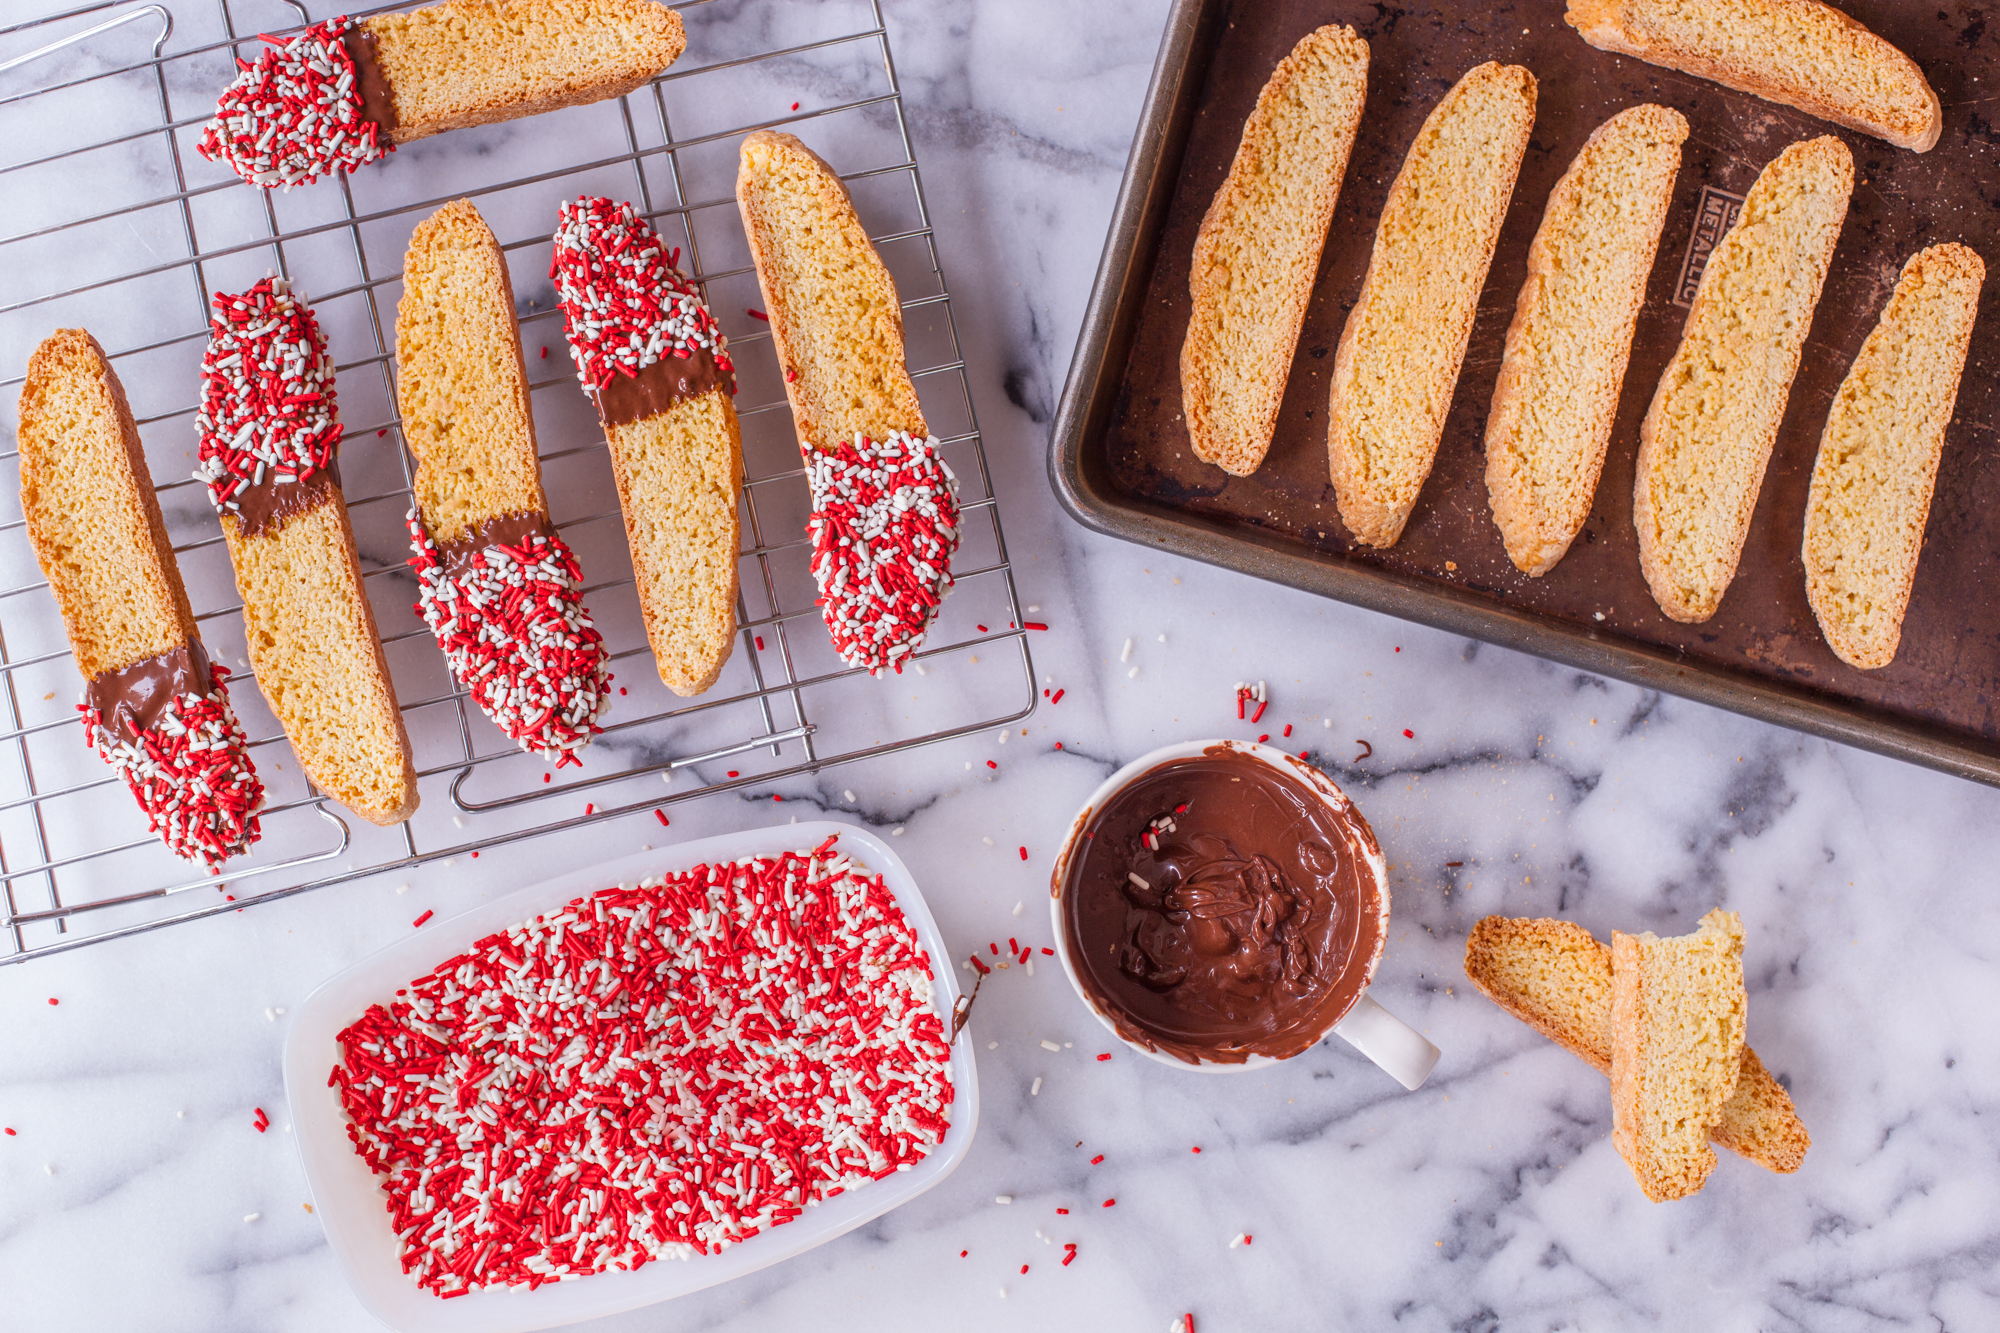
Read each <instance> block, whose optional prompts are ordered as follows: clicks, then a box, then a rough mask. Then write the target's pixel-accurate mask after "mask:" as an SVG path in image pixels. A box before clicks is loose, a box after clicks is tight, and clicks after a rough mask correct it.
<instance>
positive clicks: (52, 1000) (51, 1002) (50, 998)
mask: <svg viewBox="0 0 2000 1333" xmlns="http://www.w3.org/2000/svg"><path fill="white" fill-rule="evenodd" d="M49 1003H50V1004H61V1003H62V1001H61V1000H58V999H57V998H56V997H55V996H53V995H51V996H49Z"/></svg>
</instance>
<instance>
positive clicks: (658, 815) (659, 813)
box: [653, 810, 668, 828]
mask: <svg viewBox="0 0 2000 1333" xmlns="http://www.w3.org/2000/svg"><path fill="white" fill-rule="evenodd" d="M653 818H655V819H657V820H659V821H660V827H661V828H666V827H668V825H667V812H666V811H664V810H655V811H653Z"/></svg>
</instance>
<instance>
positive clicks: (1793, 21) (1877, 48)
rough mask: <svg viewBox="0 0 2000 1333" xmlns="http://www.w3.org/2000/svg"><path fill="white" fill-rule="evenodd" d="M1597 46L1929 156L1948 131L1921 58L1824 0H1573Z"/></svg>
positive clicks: (1574, 23)
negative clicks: (1919, 62) (1920, 65)
mask: <svg viewBox="0 0 2000 1333" xmlns="http://www.w3.org/2000/svg"><path fill="white" fill-rule="evenodd" d="M1568 20H1569V25H1570V26H1571V27H1572V28H1575V29H1576V30H1577V32H1578V33H1580V34H1581V35H1582V37H1583V40H1585V41H1586V42H1589V43H1590V44H1591V45H1592V46H1594V47H1597V48H1598V49H1599V50H1602V51H1615V52H1617V53H1619V54H1620V55H1628V56H1637V57H1638V58H1639V59H1641V60H1644V61H1647V62H1649V63H1651V64H1655V65H1665V66H1666V67H1667V68H1668V69H1677V70H1681V71H1683V72H1684V73H1688V74H1694V75H1698V76H1699V77H1701V78H1704V79H1712V80H1714V81H1715V82H1716V83H1719V84H1721V85H1723V86H1724V87H1725V88H1734V89H1736V90H1737V91H1739V92H1746V93H1750V94H1752V95H1754V96H1757V97H1762V98H1764V99H1765V100H1767V101H1772V102H1780V103H1783V104H1784V105H1786V106H1792V107H1797V108H1798V109H1799V110H1801V111H1804V112H1806V113H1807V114H1809V115H1814V116H1818V117H1819V118H1820V119H1822V120H1830V121H1832V122H1833V123H1834V124H1836V125H1845V126H1847V127H1848V128H1849V129H1852V130H1859V131H1861V132H1862V133H1863V134H1872V135H1875V136H1876V137H1877V138H1881V139H1887V140H1888V141H1889V142H1890V143H1892V144H1895V145H1896V146H1897V147H1899V148H1908V149H1911V150H1912V151H1914V152H1919V153H1922V152H1927V151H1929V150H1930V149H1931V148H1933V147H1935V146H1936V144H1937V141H1938V136H1939V134H1941V133H1942V132H1943V130H1944V114H1943V112H1942V110H1941V109H1940V107H1939V105H1938V96H1937V93H1936V92H1934V91H1932V89H1931V86H1930V83H1929V82H1928V81H1927V80H1926V79H1925V78H1924V72H1923V71H1922V70H1920V69H1918V68H1917V66H1916V62H1915V61H1913V60H1911V59H1910V58H1909V57H1908V56H1906V55H1904V54H1903V53H1902V52H1901V51H1899V50H1897V49H1896V48H1895V47H1893V46H1891V45H1890V44H1889V43H1888V42H1885V41H1883V40H1882V39H1881V38H1880V37H1877V36H1876V35H1875V34H1874V33H1872V32H1870V31H1868V29H1866V28H1864V27H1862V26H1861V25H1860V24H1859V23H1856V22H1855V21H1854V20H1853V19H1851V18H1849V17H1848V16H1847V15H1845V14H1843V13H1841V12H1840V11H1839V10H1837V9H1835V8H1833V7H1832V6H1831V5H1823V4H1820V3H1819V2H1818V0H1569V14H1568Z"/></svg>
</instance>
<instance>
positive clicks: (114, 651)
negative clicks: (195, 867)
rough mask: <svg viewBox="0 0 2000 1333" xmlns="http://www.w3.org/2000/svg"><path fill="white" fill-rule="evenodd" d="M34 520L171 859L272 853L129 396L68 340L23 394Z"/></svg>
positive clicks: (117, 744)
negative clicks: (263, 845)
mask: <svg viewBox="0 0 2000 1333" xmlns="http://www.w3.org/2000/svg"><path fill="white" fill-rule="evenodd" d="M19 442H20V447H21V510H22V513H23V515H24V516H25V518H26V520H27V528H28V540H29V541H30V542H31V543H32V544H33V545H34V548H35V558H36V559H37V560H38V561H39V562H40V563H41V566H42V572H43V573H44V574H45V575H47V576H48V580H49V589H50V591H52V592H53V593H54V594H55V598H56V605H57V606H58V607H59V608H61V610H62V616H63V624H64V626H65V627H66V628H67V629H68V631H69V642H70V649H71V652H72V653H73V654H74V655H75V658H76V665H77V670H79V671H81V672H82V673H83V677H84V680H85V682H86V685H85V687H84V694H83V703H82V704H81V705H79V711H81V712H82V713H83V722H84V730H85V733H86V735H87V736H88V737H89V740H90V744H91V745H92V746H94V747H95V748H96V750H97V753H98V754H99V755H100V756H102V757H103V759H104V760H105V762H106V763H108V764H110V765H111V766H112V767H114V768H116V769H117V770H118V773H119V775H120V776H121V777H123V778H124V779H125V782H126V785H127V786H129V787H130V788H131V789H132V795H133V796H134V797H135V798H136V799H137V800H138V802H139V808H140V809H142V810H144V811H145V812H146V825H147V827H148V828H150V829H151V830H152V831H153V832H155V833H157V834H158V835H159V836H160V840H161V841H162V842H164V843H166V845H167V847H168V849H169V850H171V851H172V852H173V853H174V854H175V855H176V856H179V857H182V858H184V859H186V860H189V861H196V860H199V861H203V862H206V863H207V864H208V865H209V866H211V867H214V866H219V865H221V864H222V862H223V861H225V860H227V859H228V858H230V857H232V856H236V855H238V854H239V853H241V852H243V851H244V850H245V849H246V848H248V847H249V846H250V844H251V843H253V842H255V841H257V839H258V837H259V835H260V833H261V831H262V830H261V828H260V825H259V820H258V811H260V810H261V809H262V808H263V805H264V784H263V783H262V782H261V781H259V780H258V778H257V770H256V766H255V765H253V764H252V763H251V762H250V753H249V748H248V741H247V740H246V738H245V737H244V734H243V728H242V727H241V726H240V725H239V724H238V723H237V721H236V714H235V712H234V711H233V710H232V709H231V708H230V706H229V691H228V689H227V687H226V686H225V684H224V682H225V681H226V680H227V679H228V678H229V671H228V669H227V668H225V667H223V666H222V665H221V664H220V663H216V664H213V665H211V664H210V662H209V660H208V654H207V653H206V652H204V651H203V649H202V644H201V636H200V634H199V633H197V632H196V630H195V623H194V612H193V611H192V610H191V609H190V607H189V606H188V598H187V590H186V589H185V588H184V587H183V586H182V585H181V572H180V567H179V566H178V565H177V564H176V563H175V562H174V553H173V547H172V546H171V545H170V544H169V543H168V541H167V529H166V523H165V522H164V520H163V519H162V518H161V516H160V501H159V497H158V496H157V495H156V494H154V492H153V478H152V474H151V473H150V472H149V471H148V470H147V468H146V455H145V452H144V450H143V448H142V447H141V445H140V443H139V429H138V426H137V425H136V424H134V422H133V420H132V409H131V407H130V406H129V405H128V404H127V403H126V401H125V389H124V387H123V386H122V385H120V384H119V382H118V376H117V374H116V373H115V372H113V370H112V369H111V363H110V361H109V360H107V359H106V358H105V355H104V349H103V348H101V347H99V346H98V345H97V340H96V339H95V338H93V337H91V336H90V334H88V333H87V332H85V331H84V330H82V329H59V330H57V331H56V332H55V333H53V334H51V335H50V336H49V337H48V338H47V339H46V340H45V341H44V342H43V343H42V345H41V346H40V347H38V348H36V349H35V354H34V357H33V358H32V359H31V360H30V361H29V362H28V377H27V383H26V385H25V386H24V387H23V388H22V390H21V425H20V435H19Z"/></svg>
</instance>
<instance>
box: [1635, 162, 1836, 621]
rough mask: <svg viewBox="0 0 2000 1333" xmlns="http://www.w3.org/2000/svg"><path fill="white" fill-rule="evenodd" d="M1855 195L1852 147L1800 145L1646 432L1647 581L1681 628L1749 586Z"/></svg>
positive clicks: (1739, 237)
mask: <svg viewBox="0 0 2000 1333" xmlns="http://www.w3.org/2000/svg"><path fill="white" fill-rule="evenodd" d="M1853 189H1854V157H1853V155H1852V154H1850V153H1849V152H1848V151H1847V145H1846V144H1844V143H1842V142H1841V141H1840V140H1838V139H1836V138H1834V137H1832V136H1831V135H1827V136H1825V137H1823V138H1818V139H1811V140H1807V141H1806V142H1804V143H1795V144H1793V145H1792V146H1791V147H1789V148H1787V149H1786V150H1785V151H1784V152H1782V153H1780V154H1779V155H1778V156H1777V158H1776V159H1774V160H1773V161H1772V163H1771V164H1770V165H1769V166H1767V167H1765V168H1764V171H1763V174H1762V175H1760V176H1758V177H1757V183H1756V184H1755V185H1753V186H1751V187H1750V195H1749V198H1748V199H1746V200H1745V201H1744V204H1743V212H1742V214H1741V216H1739V217H1738V218H1737V220H1736V225H1735V226H1733V227H1731V228H1730V229H1729V232H1728V234H1727V235H1725V236H1724V237H1723V238H1722V240H1721V242H1720V243H1719V244H1717V246H1716V247H1715V251H1714V253H1712V254H1711V255H1709V257H1708V266H1707V267H1706V268H1704V269H1703V270H1702V274H1701V284H1700V285H1699V286H1698V287H1697V288H1696V289H1695V297H1694V305H1693V307H1692V308H1691V309H1690V310H1689V311H1688V317H1687V324H1686V325H1685V326H1684V327H1683V329H1682V332H1681V341H1680V346H1679V347H1678V348H1676V349H1675V351H1674V358H1673V360H1672V361H1670V362H1668V363H1667V369H1666V373H1665V374H1663V375H1661V376H1660V387H1659V388H1658V389H1657V390H1656V391H1655V392H1654V394H1653V405H1652V407H1651V409H1650V410H1648V411H1647V413H1646V419H1645V421H1644V422H1643V423H1642V424H1641V425H1640V427H1639V466H1638V479H1637V481H1636V483H1635V485H1634V487H1633V494H1632V523H1633V526H1634V527H1636V528H1637V529H1638V532H1639V569H1640V572H1641V573H1643V574H1644V575H1645V576H1646V582H1647V583H1648V584H1649V585H1651V587H1652V590H1653V600H1655V601H1657V602H1658V603H1659V604H1660V609H1661V610H1662V611H1664V612H1666V613H1667V615H1668V617H1669V618H1671V619H1673V620H1678V621H1681V622H1683V623H1695V622H1699V621H1703V620H1707V619H1708V618H1709V617H1710V616H1712V615H1714V614H1715V609H1716V607H1718V606H1720V605H1721V604H1722V594H1723V593H1725V592H1727V591H1728V590H1729V583H1730V580H1732V579H1734V578H1735V577H1736V562H1737V561H1738V560H1739V559H1741V558H1742V555H1743V541H1744V538H1746V537H1747V536H1749V533H1750V516H1751V515H1752V514H1753V513H1754V512H1755V510H1756V507H1757V492H1758V490H1759V488H1761V487H1762V486H1763V484H1764V468H1765V465H1766V464H1768V463H1769V462H1770V461H1771V449H1772V447H1773V446H1774V445H1775V444H1777V442H1778V427H1779V425H1780V424H1781V423H1782V422H1783V421H1784V418H1785V403H1786V400H1787V399H1788V398H1789V397H1790V396H1791V391H1792V377H1793V376H1794V375H1796V374H1797V373H1798V369H1799V354H1800V352H1801V351H1802V350H1803V349H1804V347H1805V341H1806V333H1807V331H1808V330H1809V329H1810V328H1811V327H1812V321H1813V311H1814V310H1815V309H1816V308H1817V307H1818V306H1819V293H1820V287H1821V285H1822V284H1823V283H1824V282H1825V281H1826V269H1827V265H1828V264H1829V263H1831V262H1832V260H1833V248H1834V245H1835V243H1836V242H1838V241H1839V240H1840V224H1841V222H1842V221H1843V220H1844V219H1845V218H1846V216H1847V200H1848V196H1849V195H1850V194H1851V193H1853Z"/></svg>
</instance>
